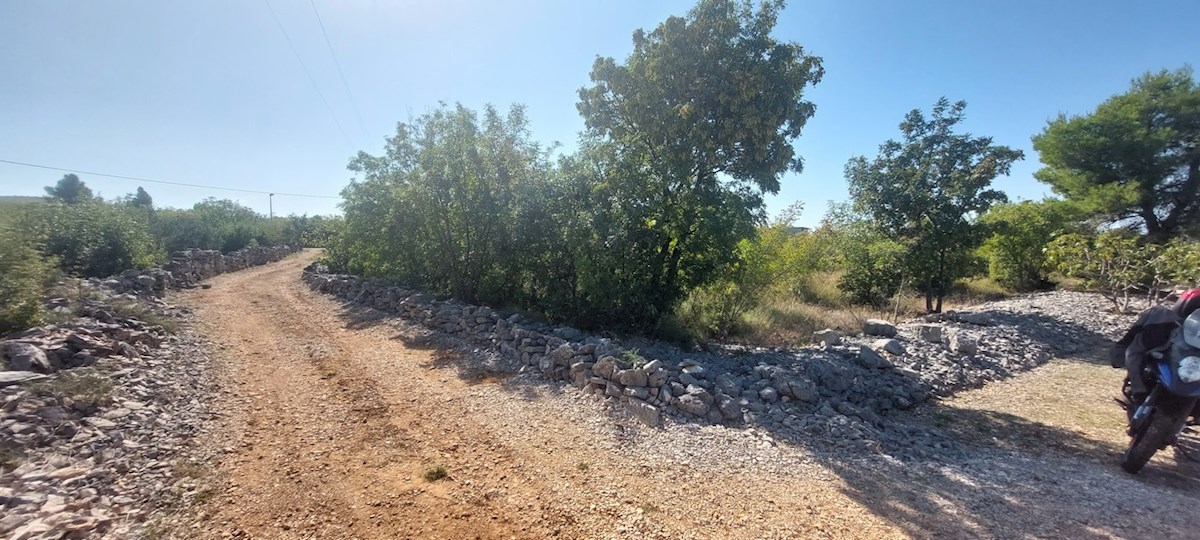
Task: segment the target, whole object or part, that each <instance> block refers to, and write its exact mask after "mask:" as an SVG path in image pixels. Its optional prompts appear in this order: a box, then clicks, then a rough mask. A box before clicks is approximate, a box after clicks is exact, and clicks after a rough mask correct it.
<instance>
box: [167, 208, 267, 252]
mask: <svg viewBox="0 0 1200 540" xmlns="http://www.w3.org/2000/svg"><path fill="white" fill-rule="evenodd" d="M287 227H288V223H287V220H286V219H285V218H276V219H270V218H268V217H267V216H264V215H262V214H259V213H258V212H255V211H254V210H253V209H252V208H249V207H246V206H243V205H241V204H238V203H237V202H234V201H231V200H228V199H213V198H209V199H205V200H203V201H200V202H198V203H196V204H195V205H194V206H192V208H190V209H187V210H174V209H172V210H159V211H156V212H154V215H153V217H152V229H153V232H154V234H155V236H156V237H158V238H159V239H160V241H161V242H162V244H163V247H165V248H166V250H167V251H168V252H175V251H180V250H184V249H193V248H195V249H215V250H220V251H223V252H225V253H228V252H231V251H236V250H239V249H242V248H244V247H248V246H251V245H262V246H274V245H280V244H283V243H285V242H286V241H287V238H286V232H285V229H286V228H287Z"/></svg>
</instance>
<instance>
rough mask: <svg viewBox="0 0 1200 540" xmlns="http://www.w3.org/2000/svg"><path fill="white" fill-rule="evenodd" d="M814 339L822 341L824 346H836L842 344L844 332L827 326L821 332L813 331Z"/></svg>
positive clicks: (818, 341)
mask: <svg viewBox="0 0 1200 540" xmlns="http://www.w3.org/2000/svg"><path fill="white" fill-rule="evenodd" d="M813 341H816V342H817V343H820V344H821V346H822V347H834V346H837V345H841V344H842V333H841V332H838V331H837V330H834V329H832V328H826V329H824V330H821V331H820V332H813Z"/></svg>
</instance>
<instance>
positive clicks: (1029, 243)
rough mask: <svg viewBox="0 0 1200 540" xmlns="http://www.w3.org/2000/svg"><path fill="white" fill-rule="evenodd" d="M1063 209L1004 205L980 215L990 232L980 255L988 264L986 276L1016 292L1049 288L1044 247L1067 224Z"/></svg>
mask: <svg viewBox="0 0 1200 540" xmlns="http://www.w3.org/2000/svg"><path fill="white" fill-rule="evenodd" d="M1070 221H1071V220H1070V215H1069V213H1068V210H1067V207H1066V206H1065V205H1064V204H1063V203H1061V202H1059V201H1053V200H1047V201H1042V202H1033V201H1022V202H1019V203H1011V204H1010V203H1004V204H1000V205H997V206H995V207H993V208H992V209H991V210H990V211H988V213H986V214H984V215H983V218H982V219H981V222H982V223H983V224H984V226H986V227H988V228H989V229H990V230H991V231H992V235H991V236H990V237H989V238H988V239H987V240H986V241H985V242H984V243H983V247H982V248H981V249H980V253H981V254H982V255H983V256H984V258H986V259H987V261H988V275H989V276H990V277H991V278H992V279H993V280H994V281H995V282H996V283H999V284H1000V285H1002V286H1004V287H1007V288H1009V289H1014V290H1018V291H1031V290H1036V289H1042V288H1045V287H1047V286H1049V285H1050V282H1049V279H1048V277H1047V276H1048V274H1049V272H1050V270H1051V268H1050V263H1049V261H1048V260H1047V258H1046V244H1047V243H1048V242H1050V240H1051V239H1053V238H1054V236H1055V235H1057V234H1058V233H1060V232H1062V231H1063V229H1064V228H1065V227H1067V225H1068V224H1069V223H1070Z"/></svg>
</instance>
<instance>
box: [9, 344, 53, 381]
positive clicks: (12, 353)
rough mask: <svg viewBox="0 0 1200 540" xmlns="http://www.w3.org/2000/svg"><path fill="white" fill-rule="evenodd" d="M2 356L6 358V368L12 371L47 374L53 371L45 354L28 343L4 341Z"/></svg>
mask: <svg viewBox="0 0 1200 540" xmlns="http://www.w3.org/2000/svg"><path fill="white" fill-rule="evenodd" d="M4 355H5V356H7V357H8V368H9V369H11V370H13V371H39V372H42V373H49V372H51V371H53V370H54V366H53V364H51V363H50V359H49V358H47V357H46V352H45V351H43V350H41V349H39V348H37V347H35V346H33V345H30V344H28V343H21V342H19V341H6V342H4Z"/></svg>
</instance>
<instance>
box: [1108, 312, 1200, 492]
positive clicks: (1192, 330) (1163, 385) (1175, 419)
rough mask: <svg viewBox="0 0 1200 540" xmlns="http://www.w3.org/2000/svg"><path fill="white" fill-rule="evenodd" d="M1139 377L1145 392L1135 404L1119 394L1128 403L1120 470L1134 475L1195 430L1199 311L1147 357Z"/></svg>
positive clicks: (1199, 409)
mask: <svg viewBox="0 0 1200 540" xmlns="http://www.w3.org/2000/svg"><path fill="white" fill-rule="evenodd" d="M1142 377H1143V380H1144V381H1145V382H1146V388H1148V389H1150V393H1149V394H1148V395H1146V397H1145V399H1144V400H1142V401H1141V402H1140V403H1138V402H1136V401H1135V396H1134V395H1133V393H1132V391H1131V390H1130V383H1129V380H1128V379H1126V380H1125V386H1124V388H1123V389H1122V390H1123V393H1124V394H1125V398H1126V400H1127V401H1126V403H1128V404H1129V406H1128V411H1129V436H1130V441H1129V447H1128V448H1126V449H1125V454H1124V455H1122V456H1121V468H1122V469H1124V470H1125V472H1128V473H1130V474H1137V473H1138V472H1139V471H1141V470H1142V468H1143V467H1145V466H1146V463H1148V462H1149V461H1150V458H1151V457H1153V456H1154V454H1155V453H1156V452H1158V451H1159V450H1162V449H1165V448H1166V447H1168V446H1171V445H1175V444H1177V443H1178V442H1179V437H1180V435H1181V434H1182V433H1183V432H1184V431H1185V430H1186V429H1188V426H1189V425H1190V426H1195V425H1200V310H1197V311H1195V312H1193V313H1192V314H1191V315H1189V316H1188V318H1187V319H1185V320H1184V321H1183V324H1182V325H1180V327H1179V328H1178V329H1176V330H1175V331H1174V332H1173V333H1172V334H1171V339H1170V341H1169V342H1168V343H1166V344H1164V345H1162V346H1160V347H1158V348H1156V349H1154V350H1151V351H1149V352H1148V353H1147V358H1146V361H1144V362H1142Z"/></svg>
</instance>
